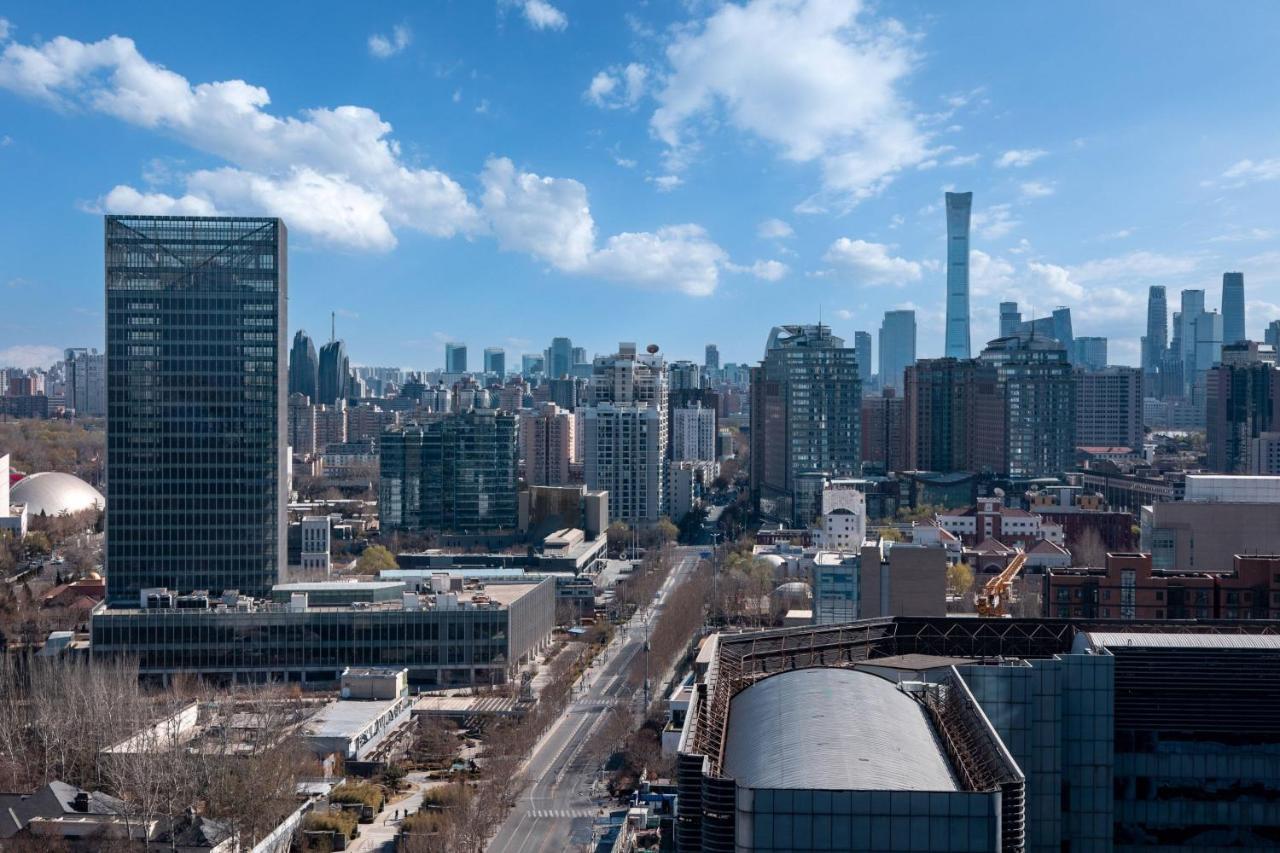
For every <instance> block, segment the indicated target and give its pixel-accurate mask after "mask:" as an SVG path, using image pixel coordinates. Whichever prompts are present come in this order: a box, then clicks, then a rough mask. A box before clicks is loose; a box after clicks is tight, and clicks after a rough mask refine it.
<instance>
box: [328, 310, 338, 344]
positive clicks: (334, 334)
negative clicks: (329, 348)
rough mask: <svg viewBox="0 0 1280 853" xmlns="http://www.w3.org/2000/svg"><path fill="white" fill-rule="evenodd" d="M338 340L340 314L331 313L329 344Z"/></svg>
mask: <svg viewBox="0 0 1280 853" xmlns="http://www.w3.org/2000/svg"><path fill="white" fill-rule="evenodd" d="M337 339H338V312H337V311H330V312H329V343H333V342H334V341H336V340H337Z"/></svg>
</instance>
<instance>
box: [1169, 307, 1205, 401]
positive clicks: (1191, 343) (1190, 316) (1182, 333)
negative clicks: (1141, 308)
mask: <svg viewBox="0 0 1280 853" xmlns="http://www.w3.org/2000/svg"><path fill="white" fill-rule="evenodd" d="M1181 309H1182V310H1180V311H1179V312H1178V314H1177V320H1178V330H1177V333H1176V337H1177V338H1178V341H1179V345H1180V346H1179V348H1180V350H1181V356H1182V368H1183V377H1184V378H1183V383H1184V384H1185V385H1190V384H1191V383H1192V381H1193V377H1194V376H1195V372H1196V325H1195V324H1196V321H1197V320H1199V319H1200V315H1201V314H1203V313H1204V291H1203V290H1184V291H1182V304H1181Z"/></svg>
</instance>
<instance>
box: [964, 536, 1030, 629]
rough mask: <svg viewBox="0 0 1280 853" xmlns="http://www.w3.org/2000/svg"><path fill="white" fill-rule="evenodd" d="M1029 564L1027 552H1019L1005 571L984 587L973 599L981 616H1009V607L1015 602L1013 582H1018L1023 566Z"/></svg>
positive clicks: (991, 579)
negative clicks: (1011, 602)
mask: <svg viewBox="0 0 1280 853" xmlns="http://www.w3.org/2000/svg"><path fill="white" fill-rule="evenodd" d="M1026 562H1027V552H1026V551H1019V552H1018V553H1017V554H1016V555H1015V556H1014V558H1013V559H1012V560H1010V561H1009V565H1007V566H1005V567H1004V571H1003V572H1001V573H1000V574H998V575H996V576H994V577H992V578H990V579H989V580H988V581H987V582H986V583H985V584H984V585H983V587H982V592H980V593H978V594H976V595H975V596H974V597H973V603H974V604H976V605H977V607H978V615H979V616H995V617H999V618H1004V617H1007V616H1008V615H1009V611H1008V609H1007V605H1008V603H1009V602H1010V601H1012V600H1013V582H1014V581H1015V580H1017V578H1018V574H1019V573H1020V572H1021V571H1022V566H1023V564H1025V563H1026Z"/></svg>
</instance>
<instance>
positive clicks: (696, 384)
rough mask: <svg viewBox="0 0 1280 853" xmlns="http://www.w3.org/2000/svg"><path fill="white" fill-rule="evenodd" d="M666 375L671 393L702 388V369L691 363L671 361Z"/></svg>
mask: <svg viewBox="0 0 1280 853" xmlns="http://www.w3.org/2000/svg"><path fill="white" fill-rule="evenodd" d="M667 373H668V376H669V380H670V386H671V390H672V391H690V390H694V389H697V388H701V387H702V368H701V367H700V366H699V365H697V364H694V363H693V362H692V361H673V362H671V365H670V367H669V368H668V369H667Z"/></svg>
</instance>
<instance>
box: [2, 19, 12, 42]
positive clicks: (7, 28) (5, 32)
mask: <svg viewBox="0 0 1280 853" xmlns="http://www.w3.org/2000/svg"><path fill="white" fill-rule="evenodd" d="M11 32H13V25H12V24H10V23H9V19H8V18H0V41H8V40H9V33H11Z"/></svg>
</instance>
